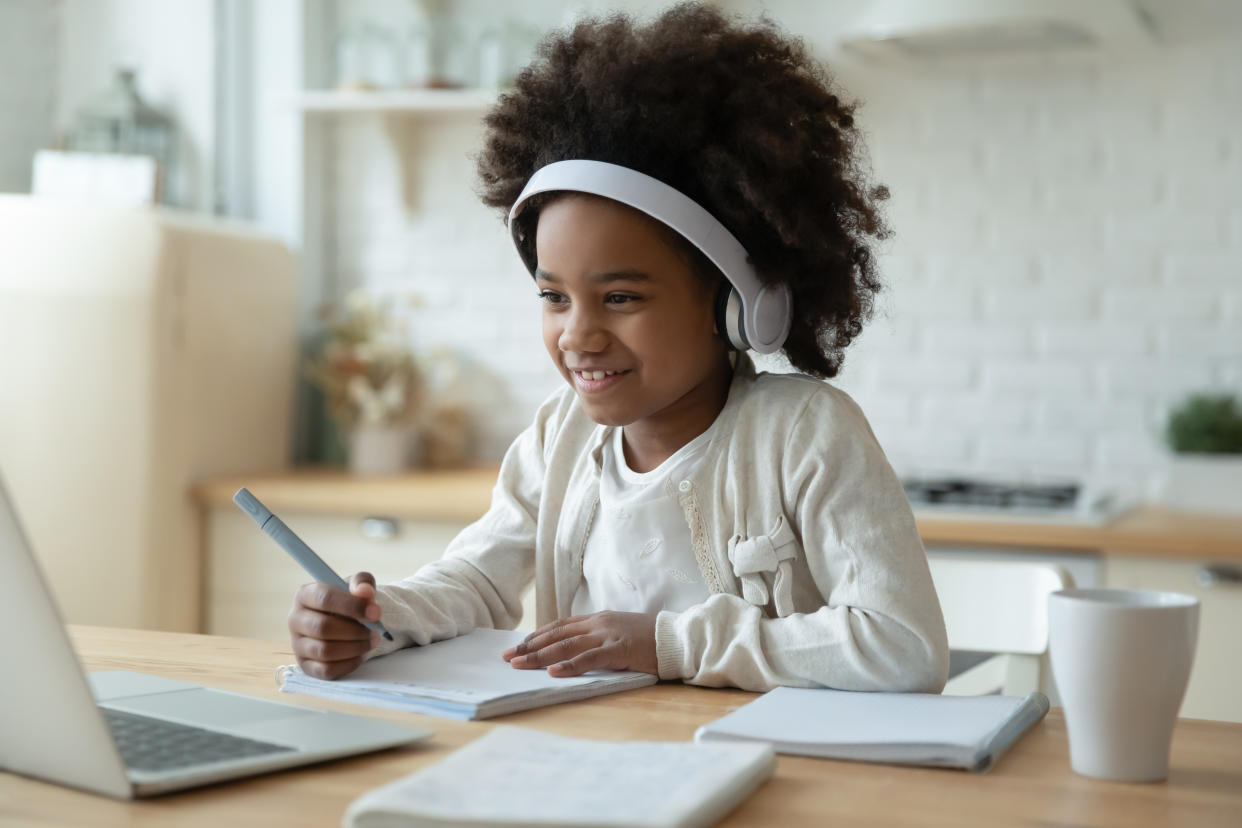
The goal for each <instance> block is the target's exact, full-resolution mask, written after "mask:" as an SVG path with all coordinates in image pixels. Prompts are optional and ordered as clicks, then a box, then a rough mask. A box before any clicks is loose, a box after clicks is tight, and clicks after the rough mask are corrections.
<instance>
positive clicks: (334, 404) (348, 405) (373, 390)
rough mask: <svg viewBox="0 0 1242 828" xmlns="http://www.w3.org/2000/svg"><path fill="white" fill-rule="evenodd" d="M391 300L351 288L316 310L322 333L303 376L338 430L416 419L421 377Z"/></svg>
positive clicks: (392, 424)
mask: <svg viewBox="0 0 1242 828" xmlns="http://www.w3.org/2000/svg"><path fill="white" fill-rule="evenodd" d="M392 304H393V303H392V302H391V301H388V302H379V301H376V300H375V299H373V298H372V297H371V296H370V295H369V294H367V293H364V292H363V291H361V290H355V291H353V292H351V293H350V294H349V295H348V296H346V297H345V300H344V302H342V303H341V304H339V305H327V306H325V307H324V309H323V310H322V312H321V314H320V316H321V319H322V320H323V321H324V323H325V336H324V340H323V343H322V345H321V346H320V348H319V350H318V352H317V353H316V354H315V356H314V357H313V358H312V359H311V360H310V362H309V364H308V365H307V368H306V375H307V377H308V378H309V379H310V381H311V382H313V383H314V384H315V385H316V386H318V387H319V389H320V390H322V391H323V393H324V398H325V402H326V405H327V410H328V414H329V416H331V417H332V419H333V421H335V422H336V424H337V426H338V427H339V428H340V429H341V430H342V431H343V432H350V431H352V430H353V429H355V428H356V427H358V426H402V425H413V424H415V423H416V422H417V421H418V418H419V414H420V413H421V412H420V409H421V406H422V402H423V396H424V394H423V390H424V383H423V375H422V371H421V370H420V368H419V365H418V361H417V360H416V359H415V358H414V354H413V352H412V351H411V350H410V347H409V345H408V344H407V341H406V329H405V326H404V325H403V324H402V322H401V321H400V320H399V319H398V318H397V316H396V315H395V314H394V313H393V308H392Z"/></svg>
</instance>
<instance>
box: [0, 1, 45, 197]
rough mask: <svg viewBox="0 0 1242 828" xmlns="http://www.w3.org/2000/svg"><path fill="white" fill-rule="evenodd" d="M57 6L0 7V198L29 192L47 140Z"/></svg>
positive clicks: (18, 4) (25, 3)
mask: <svg viewBox="0 0 1242 828" xmlns="http://www.w3.org/2000/svg"><path fill="white" fill-rule="evenodd" d="M58 5H59V4H58V3H56V2H49V0H3V2H0V192H8V193H28V192H30V173H31V164H32V162H33V159H34V153H35V150H37V149H39V148H40V147H44V146H47V145H48V143H49V142H50V141H51V139H52V122H53V117H54V112H55V100H56V99H55V83H56V48H55V46H56V42H57V25H56V22H57V8H58Z"/></svg>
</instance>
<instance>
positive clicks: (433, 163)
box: [0, 0, 1242, 720]
mask: <svg viewBox="0 0 1242 828" xmlns="http://www.w3.org/2000/svg"><path fill="white" fill-rule="evenodd" d="M665 5H667V4H665V3H657V2H624V0H614V2H611V3H605V2H598V0H593V1H592V2H571V0H527V1H526V2H523V3H521V4H515V3H502V2H485V1H484V0H458V1H457V2H447V0H422V1H421V2H419V1H418V0H370V1H369V2H363V1H362V0H358V1H357V2H344V0H342V2H328V0H264V2H257V1H255V0H178V2H175V3H168V2H160V0H0V193H3V195H0V474H2V475H3V478H4V480H5V483H6V485H7V488H8V490H9V495H10V497H12V498H13V500H14V501H15V503H16V505H17V507H18V510H19V512H20V514H21V515H22V516H23V519H24V521H25V523H26V528H27V531H28V532H29V534H30V536H31V540H32V542H33V545H34V547H35V548H36V550H37V551H38V553H39V554H40V557H41V560H42V562H43V565H44V567H45V569H46V571H47V573H48V575H49V578H50V579H51V581H52V584H53V587H54V589H55V591H56V593H57V595H58V597H59V599H60V601H61V603H62V606H63V608H64V612H65V615H66V616H67V620H68V621H70V622H74V623H89V624H106V625H117V626H141V627H151V628H157V629H178V630H198V631H206V632H216V633H225V634H239V635H257V636H265V637H272V638H279V637H280V636H282V634H283V629H284V616H285V613H286V612H287V610H288V606H289V601H290V598H291V595H292V590H293V589H294V588H295V587H296V586H297V585H298V584H299V583H301V581H302V580H303V577H302V575H301V573H300V571H299V570H298V569H297V568H296V567H295V566H294V565H293V564H292V562H291V561H289V560H287V559H286V557H285V556H284V555H283V553H280V552H279V550H277V549H276V548H275V547H274V546H272V545H270V543H269V542H268V541H267V540H266V539H265V538H264V537H263V536H262V535H261V534H259V533H258V532H257V531H256V530H255V529H254V527H253V526H251V525H249V524H248V522H247V520H246V518H245V516H244V515H241V514H240V513H239V512H237V511H236V510H235V509H234V507H233V506H232V505H231V503H230V500H229V498H230V497H231V495H232V492H233V491H234V490H235V489H236V488H237V487H238V486H239V485H247V486H249V487H250V488H251V489H252V490H253V491H254V492H255V493H256V494H257V495H258V496H259V497H260V498H262V499H264V500H265V501H266V502H267V503H268V505H269V506H271V507H272V508H273V510H275V511H277V512H278V513H281V514H282V515H283V516H284V517H285V518H286V520H287V521H288V522H289V523H290V524H291V525H293V526H294V528H295V529H297V530H298V531H299V532H301V533H302V534H303V535H304V536H305V537H306V538H307V540H308V541H310V542H311V544H312V545H313V546H315V547H316V548H318V549H319V551H320V552H321V554H323V555H324V557H325V558H327V559H328V560H329V562H331V563H332V564H333V565H335V566H336V567H337V568H338V570H340V571H342V572H352V571H355V570H358V569H368V570H370V571H373V572H375V573H376V574H377V575H378V576H379V577H380V578H381V579H383V578H397V577H401V576H403V575H405V574H408V573H410V572H412V571H413V570H414V569H415V568H416V567H417V565H418V564H419V563H420V562H422V561H424V560H428V559H431V558H434V557H437V556H438V554H439V552H440V551H441V550H442V549H443V547H444V544H445V543H447V541H448V539H449V538H451V537H452V536H453V534H454V533H455V532H456V531H457V530H458V529H459V528H460V527H461V526H462V525H464V524H465V523H467V522H469V521H470V520H473V519H474V518H476V517H477V516H478V515H479V514H481V513H482V511H483V510H484V509H485V508H486V505H487V502H488V496H489V491H490V486H491V483H492V482H493V481H494V476H495V468H496V464H497V463H498V461H499V459H500V457H501V455H502V454H503V452H504V450H505V448H506V447H507V445H508V444H509V442H510V441H511V440H512V439H513V437H514V436H515V435H516V434H517V433H518V432H519V431H520V430H521V429H522V428H523V427H525V425H526V424H527V423H528V421H529V419H530V417H531V415H532V414H533V412H534V410H535V408H536V406H537V405H538V403H539V402H540V401H541V400H542V399H543V398H544V397H546V396H547V394H549V393H550V392H551V391H553V390H554V389H555V388H557V387H558V384H559V383H560V381H561V380H560V379H559V377H558V375H557V373H556V371H555V370H554V368H553V366H552V365H551V362H550V360H549V359H548V358H547V356H546V354H545V352H544V351H543V348H542V345H541V342H540V340H539V311H538V306H537V299H536V297H535V292H534V291H533V290H532V288H531V285H530V280H529V277H528V276H526V274H525V271H524V269H523V267H522V265H521V264H520V262H519V261H518V258H517V256H516V255H514V251H513V249H512V244H511V242H510V241H509V239H508V237H507V233H506V231H505V229H504V226H503V224H502V222H501V219H500V217H499V216H498V215H496V214H494V213H492V212H490V211H489V210H487V209H485V208H484V207H482V206H481V205H480V204H479V203H478V202H477V199H476V198H475V196H474V192H473V184H474V168H473V161H472V157H471V156H472V153H473V151H474V150H475V149H476V148H477V147H478V146H479V142H480V138H481V128H480V120H481V118H482V116H483V114H484V113H485V112H486V110H487V108H488V107H489V106H490V105H491V103H492V102H493V101H494V100H495V99H496V96H497V95H499V94H503V92H504V88H505V87H506V86H507V85H508V84H510V83H511V81H512V79H513V77H514V76H515V74H516V73H517V71H518V70H519V69H520V68H521V66H523V65H524V64H525V63H526V62H527V61H529V60H530V58H531V57H532V55H533V54H534V48H535V44H536V43H537V41H538V39H539V37H540V35H541V33H542V32H544V31H546V30H547V29H549V28H551V27H557V26H565V25H570V24H572V22H573V21H574V20H575V19H577V18H579V17H581V16H583V15H590V14H594V13H598V12H606V11H609V10H613V9H624V10H627V11H631V12H633V13H636V14H638V15H648V14H650V13H651V12H653V11H656V10H658V9H660V8H663V7H664V6H665ZM716 5H718V6H720V7H721V8H723V9H725V10H727V11H729V12H737V13H741V14H744V15H754V14H757V13H760V12H762V11H766V12H767V13H768V14H769V15H770V17H771V18H772V19H773V20H774V21H775V22H776V23H777V24H779V25H780V26H781V27H782V28H784V29H785V30H786V31H788V32H790V33H793V34H796V35H798V36H801V37H802V38H804V39H805V40H806V42H807V44H808V46H809V48H810V49H811V50H812V51H813V52H814V53H815V54H817V55H819V56H820V57H822V58H823V59H824V60H825V61H826V62H827V63H828V65H829V67H830V70H831V71H832V72H833V74H834V75H835V76H836V78H837V80H838V82H839V83H840V85H841V86H842V87H843V88H844V89H845V90H846V91H847V92H848V93H849V94H850V95H852V96H854V97H857V98H858V99H860V100H861V101H862V106H861V108H860V110H859V113H858V120H859V122H860V124H861V126H862V129H863V131H864V132H865V134H866V137H867V142H868V146H869V149H870V156H871V162H872V166H873V169H874V175H875V178H876V179H877V180H878V181H879V182H882V183H884V184H886V185H888V187H889V188H890V189H891V192H892V198H891V201H890V202H889V218H890V222H891V225H892V227H893V228H894V230H895V234H894V237H893V238H892V239H891V240H890V241H889V242H887V243H886V244H885V247H884V256H883V265H882V271H883V274H884V277H885V279H886V290H885V293H884V294H883V298H882V301H881V305H880V309H879V312H878V313H877V316H876V318H875V319H874V321H873V322H872V323H871V325H870V327H869V328H868V329H867V331H866V332H865V333H864V334H863V336H862V337H861V338H860V340H859V341H858V342H857V343H856V345H855V346H854V347H852V348H851V350H850V351H849V352H847V360H846V364H845V369H844V371H843V372H842V374H841V375H840V376H839V377H838V378H837V379H836V380H834V382H835V383H837V384H839V385H840V386H841V387H843V388H844V389H845V390H847V391H848V392H849V393H851V394H852V395H853V396H854V397H855V398H856V399H857V400H858V401H859V403H860V404H861V405H862V407H863V409H864V411H865V412H866V413H867V415H868V416H869V418H870V420H871V423H872V425H873V427H874V429H875V431H876V434H877V436H878V437H879V439H880V442H881V443H882V444H883V446H884V448H885V450H886V452H887V453H888V456H889V458H890V460H891V461H892V463H893V465H894V467H895V468H896V469H897V471H898V472H899V473H900V474H901V475H902V477H903V479H904V480H905V481H906V484H907V490H908V492H909V494H910V497H911V501H912V503H913V505H914V506H915V508H916V513H917V515H918V517H919V525H920V529H921V531H922V532H923V536H924V540H925V542H926V544H927V546H928V550H929V554H930V555H931V556H932V558H933V560H934V561H948V562H950V563H949V564H948V568H946V569H943V570H941V571H937V573H936V577H937V583H938V586H941V587H942V588H941V595H942V599H944V600H945V602H946V613H947V614H948V615H949V617H950V618H949V621H950V635H951V641H952V640H953V639H956V641H955V642H953V643H954V647H955V649H957V650H962V651H972V652H982V653H987V652H1001V653H1008V654H1009V655H1011V656H1013V657H1014V658H1011V659H1010V660H1009V661H1008V662H1007V666H1006V665H1002V667H1001V668H999V669H1001V673H1000V675H1001V680H1000V685H1001V686H1002V687H1003V688H1008V689H1010V690H1012V689H1013V688H1014V683H1013V682H1014V681H1015V680H1016V679H1015V678H1014V677H1015V676H1019V674H1021V675H1022V676H1025V678H1024V679H1023V680H1025V681H1027V682H1028V683H1031V682H1033V683H1034V684H1035V685H1037V686H1044V687H1047V685H1048V676H1047V670H1046V660H1044V659H1043V649H1042V648H1044V647H1045V646H1046V627H1044V626H1042V625H1043V624H1044V620H1043V617H1042V616H1043V607H1044V596H1045V595H1046V590H1047V589H1050V588H1056V587H1057V586H1059V585H1061V584H1068V583H1071V582H1072V583H1076V584H1077V585H1079V586H1137V587H1148V588H1155V589H1173V590H1178V591H1182V592H1191V593H1194V594H1196V595H1197V596H1198V597H1199V598H1200V599H1201V600H1202V601H1203V606H1204V609H1203V628H1202V631H1201V634H1200V643H1199V651H1198V656H1197V661H1196V667H1195V672H1194V674H1193V676H1192V680H1191V689H1190V691H1189V693H1188V696H1187V701H1186V704H1185V706H1184V707H1183V715H1192V716H1203V717H1211V718H1231V719H1234V720H1242V701H1240V700H1242V688H1240V687H1239V685H1240V684H1242V665H1240V664H1239V661H1240V659H1242V657H1240V656H1239V651H1238V648H1237V645H1236V640H1235V639H1234V635H1235V631H1236V630H1238V629H1242V414H1240V413H1239V407H1238V402H1237V401H1238V398H1239V396H1240V395H1242V5H1239V4H1237V3H1233V2H1229V0H1177V2H1174V0H1132V1H1131V0H1095V1H1094V2H1088V3H1084V2H1075V1H1074V0H1063V1H1060V2H1058V0H1043V1H1042V2H1041V0H991V1H990V2H985V1H984V0H973V1H972V0H939V1H937V2H899V1H897V0H835V1H834V2H829V1H828V0H824V1H823V2H810V0H766V2H758V0H753V1H752V0H718V2H717V3H716ZM768 367H770V368H772V369H774V370H780V365H779V363H776V362H769V363H768ZM994 562H999V563H1002V564H1008V565H1012V567H1011V570H1004V569H1003V568H1002V570H1000V571H1001V572H1002V575H1004V573H1006V572H1014V573H1026V574H1025V575H1023V576H1022V577H1023V578H1025V580H1020V581H1019V582H1017V585H1016V586H1014V585H1013V583H1009V585H1008V586H1004V587H996V586H994V585H992V582H990V581H988V580H987V579H988V578H991V577H993V575H994V570H989V569H987V568H986V567H987V565H988V564H990V563H994ZM963 563H965V564H969V565H970V566H973V565H975V564H981V565H983V568H981V569H971V568H970V566H968V567H967V570H964V571H965V573H966V574H965V575H960V576H959V575H954V574H953V573H959V572H961V571H962V570H955V569H953V567H955V566H958V565H959V564H963ZM1023 566H1026V567H1029V569H1022V568H1021V567H1023ZM1013 567H1016V568H1013ZM945 573H949V574H945ZM980 573H982V574H980ZM1031 573H1043V575H1037V576H1032V575H1031ZM1048 573H1053V574H1052V575H1048ZM951 575H952V577H955V578H956V580H954V581H953V582H952V583H950V582H949V580H947V579H949V578H950V577H951ZM1006 577H1008V576H1006ZM1048 577H1051V578H1052V580H1051V581H1049V580H1048ZM942 578H944V579H946V580H945V581H944V582H943V584H942ZM1041 578H1042V580H1041ZM980 579H981V580H980ZM1032 585H1034V586H1032ZM1041 589H1042V590H1044V591H1043V592H1040V591H1039V590H1041ZM1032 590H1034V592H1032ZM988 595H991V596H992V598H993V599H994V602H995V601H999V602H1000V603H999V604H994V605H993V606H992V607H991V608H989V606H988V605H987V601H986V600H984V599H985V597H986V596H988ZM1032 596H1033V597H1032ZM1002 599H1003V600H1002ZM1022 600H1029V603H1030V607H1031V609H1030V610H1029V612H1027V613H1026V614H1024V615H1022V617H1021V618H1020V619H1019V622H1018V623H1017V624H1016V626H1017V627H1019V628H1021V629H1020V630H1016V631H1015V632H1020V633H1021V634H1020V635H1018V636H1017V638H1018V639H1020V641H1019V643H1016V644H1015V643H1012V642H1009V641H1001V640H996V641H994V640H991V639H989V638H988V636H987V635H984V634H983V631H982V630H983V628H991V627H996V626H997V625H996V624H995V623H990V622H989V620H988V619H989V616H988V613H989V612H1000V611H1002V610H1003V607H1004V606H1006V605H1008V606H1009V607H1010V608H1012V607H1014V606H1020V605H1021V601H1022ZM957 602H960V604H961V606H960V607H959V606H958V603H957ZM997 607H1001V609H997ZM959 616H960V617H959ZM980 619H982V620H980ZM527 621H528V623H529V621H530V619H529V618H528V619H527ZM972 625H973V626H972ZM1000 626H1001V627H1005V631H1008V629H1009V626H1010V625H1006V624H1001V625H1000ZM955 627H956V629H955ZM993 632H994V630H993ZM993 661H994V659H993ZM980 663H981V664H982V663H983V662H980ZM1028 668H1029V670H1028ZM1024 670H1027V672H1025V673H1024V672H1023V671H1024ZM1030 670H1034V672H1033V673H1032V672H1030ZM1006 677H1007V678H1006Z"/></svg>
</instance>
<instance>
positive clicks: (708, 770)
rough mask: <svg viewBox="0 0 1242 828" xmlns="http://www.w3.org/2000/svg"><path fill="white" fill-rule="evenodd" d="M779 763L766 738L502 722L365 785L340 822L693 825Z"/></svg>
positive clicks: (372, 826) (716, 814) (378, 825)
mask: <svg viewBox="0 0 1242 828" xmlns="http://www.w3.org/2000/svg"><path fill="white" fill-rule="evenodd" d="M775 764H776V763H775V757H774V756H773V754H772V749H771V748H770V747H768V746H767V745H696V744H694V743H692V742H597V741H591V740H587V739H569V738H566V737H563V736H556V735H553V734H551V733H543V732H540V731H535V730H527V729H525V728H519V727H497V728H494V729H492V730H491V731H490V732H488V733H487V734H486V735H484V736H480V737H479V738H478V739H476V740H474V741H473V742H471V743H470V744H468V745H466V746H465V747H463V748H460V749H458V750H456V751H454V752H453V753H451V754H449V756H448V757H447V758H445V759H443V760H442V761H440V762H438V763H436V764H434V765H432V766H430V767H428V768H424V769H422V770H420V771H417V772H415V773H413V774H411V775H409V776H407V777H405V778H403V779H398V780H397V781H396V782H393V783H390V784H388V785H385V786H384V787H382V788H377V789H376V790H373V791H370V792H369V793H366V794H364V795H363V796H361V797H360V798H358V799H357V800H355V801H354V802H353V803H352V804H351V805H350V806H349V808H348V810H346V812H345V819H344V824H345V825H346V826H348V828H389V826H392V828H397V826H418V827H419V828H427V826H437V827H438V828H448V827H449V826H467V825H468V826H479V825H524V826H535V825H550V826H566V825H591V826H601V828H602V827H603V826H615V827H616V828H622V827H623V826H627V827H628V826H636V827H640V828H694V826H706V825H713V824H715V823H716V822H718V821H719V820H720V819H722V818H723V817H724V816H725V815H726V814H728V813H729V812H730V811H732V810H733V809H734V808H736V807H737V806H738V805H739V804H740V803H741V802H742V801H743V800H744V799H746V797H748V796H750V794H751V793H752V792H753V791H754V790H755V789H756V788H757V787H759V785H761V784H762V783H763V782H764V781H765V780H766V779H767V778H768V777H769V776H771V775H772V770H773V768H774V767H775Z"/></svg>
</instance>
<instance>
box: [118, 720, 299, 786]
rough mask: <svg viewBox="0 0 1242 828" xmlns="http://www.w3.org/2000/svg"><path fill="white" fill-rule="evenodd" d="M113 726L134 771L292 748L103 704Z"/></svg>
mask: <svg viewBox="0 0 1242 828" xmlns="http://www.w3.org/2000/svg"><path fill="white" fill-rule="evenodd" d="M100 710H102V711H103V714H104V720H105V721H107V723H108V727H110V728H112V738H113V739H114V740H115V741H116V746H117V748H118V749H119V750H120V752H121V759H122V760H123V761H124V762H125V766H126V767H128V768H131V769H133V770H142V771H163V770H172V769H174V768H184V767H189V766H190V765H201V764H203V763H206V762H219V761H222V760H225V759H243V758H248V757H251V756H263V755H265V754H269V753H292V752H293V748H288V747H284V746H282V745H273V744H270V743H268V742H258V741H255V740H254V739H245V738H242V737H240V736H230V735H229V734H227V733H218V732H216V731H213V730H204V729H202V728H200V727H191V726H190V725H183V724H178V723H176V722H169V721H165V720H163V719H153V718H151V717H150V716H139V715H137V714H134V713H122V712H121V711H119V710H109V709H108V708H106V707H101V708H100Z"/></svg>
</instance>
